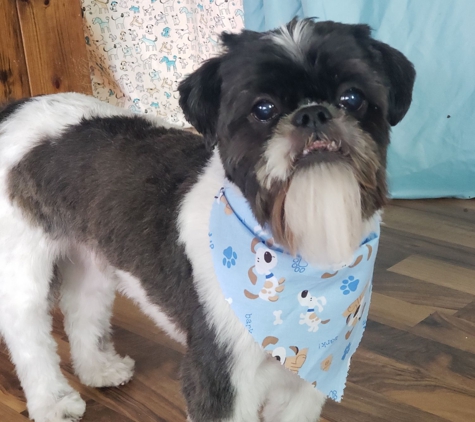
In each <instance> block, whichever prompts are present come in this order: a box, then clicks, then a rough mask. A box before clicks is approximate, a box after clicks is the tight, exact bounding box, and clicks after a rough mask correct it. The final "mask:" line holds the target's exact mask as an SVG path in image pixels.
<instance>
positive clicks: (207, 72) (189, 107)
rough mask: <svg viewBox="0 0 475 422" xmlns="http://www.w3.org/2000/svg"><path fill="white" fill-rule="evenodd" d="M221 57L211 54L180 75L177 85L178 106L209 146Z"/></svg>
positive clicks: (217, 100) (218, 93) (215, 117)
mask: <svg viewBox="0 0 475 422" xmlns="http://www.w3.org/2000/svg"><path fill="white" fill-rule="evenodd" d="M220 64H221V58H220V57H215V58H212V59H210V60H208V61H206V62H204V63H203V64H202V65H201V67H200V68H199V69H198V70H196V71H195V72H193V73H192V74H191V75H189V76H188V77H187V78H186V79H184V80H183V81H182V82H181V83H180V85H179V86H178V92H179V93H180V101H179V102H180V107H181V108H182V110H183V113H184V114H185V118H186V120H188V121H189V122H190V123H191V124H192V125H193V126H194V127H195V129H196V130H197V131H198V132H200V133H201V134H202V135H203V136H204V138H205V142H206V146H207V148H209V149H210V150H211V149H212V148H213V147H214V145H216V141H217V140H216V124H217V121H218V115H219V103H220V97H221V77H220V75H219V67H220Z"/></svg>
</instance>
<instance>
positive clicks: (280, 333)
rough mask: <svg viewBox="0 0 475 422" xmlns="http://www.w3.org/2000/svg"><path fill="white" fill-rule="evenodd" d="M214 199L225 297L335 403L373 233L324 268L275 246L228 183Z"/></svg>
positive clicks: (369, 267) (362, 296)
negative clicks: (339, 264)
mask: <svg viewBox="0 0 475 422" xmlns="http://www.w3.org/2000/svg"><path fill="white" fill-rule="evenodd" d="M216 198H217V200H216V201H215V203H214V205H213V209H212V212H211V218H210V227H209V238H210V248H211V250H212V255H213V262H214V267H215V272H216V275H217V278H218V280H219V283H220V285H221V289H222V291H223V293H224V297H225V299H226V300H227V301H228V303H229V304H230V306H231V308H232V309H233V311H234V312H235V313H236V315H237V317H238V318H239V320H240V321H241V323H242V324H243V325H244V326H245V327H246V328H247V330H248V331H249V333H250V334H251V335H252V336H253V337H254V339H255V340H256V341H257V343H258V344H260V345H261V346H262V347H263V348H264V349H265V350H266V351H267V352H268V353H269V354H271V355H272V356H273V357H275V358H276V359H278V360H279V361H280V363H281V364H282V365H284V367H285V368H287V369H288V370H291V371H293V372H294V373H297V374H298V375H299V376H301V377H302V378H303V379H305V380H307V381H308V382H310V383H311V384H314V385H316V387H317V388H318V389H319V390H320V391H322V392H323V393H324V394H327V395H328V397H330V398H332V399H334V400H336V401H340V400H341V397H342V395H343V390H344V388H345V384H346V377H347V374H348V369H349V365H350V359H351V356H352V355H353V353H354V352H355V351H356V348H357V347H358V345H359V343H360V341H361V338H362V336H363V331H364V328H365V326H366V320H367V316H368V309H369V302H370V298H371V287H372V278H373V269H374V261H375V258H376V254H377V249H378V242H379V233H372V234H371V235H370V236H369V237H368V238H367V239H365V240H364V241H363V242H362V245H361V246H360V247H359V248H358V250H357V251H356V252H355V255H354V261H353V264H352V265H351V266H347V267H343V268H340V269H339V270H338V271H328V270H325V269H322V268H316V267H314V266H312V265H310V264H308V263H307V262H305V261H304V260H303V259H302V258H301V257H293V256H291V255H290V254H288V253H286V252H285V251H284V250H283V249H282V248H281V247H279V246H278V245H276V244H275V242H274V241H273V240H272V234H271V233H270V232H269V231H268V230H266V229H265V228H264V229H263V228H262V227H261V226H259V224H258V223H257V221H256V220H255V218H254V216H253V214H252V212H251V209H250V206H249V204H248V202H247V201H246V199H245V198H244V197H243V196H242V194H241V192H240V190H239V189H238V188H237V187H236V186H235V185H233V184H231V183H230V182H228V183H227V184H226V185H225V187H224V188H223V189H222V190H221V191H220V193H219V194H218V195H217V197H216ZM230 234H231V235H230Z"/></svg>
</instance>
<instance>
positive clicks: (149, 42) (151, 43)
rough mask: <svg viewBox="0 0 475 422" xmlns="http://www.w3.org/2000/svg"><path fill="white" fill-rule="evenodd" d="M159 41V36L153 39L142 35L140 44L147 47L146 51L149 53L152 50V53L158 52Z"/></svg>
mask: <svg viewBox="0 0 475 422" xmlns="http://www.w3.org/2000/svg"><path fill="white" fill-rule="evenodd" d="M157 40H158V38H157V36H155V37H154V38H153V39H152V38H147V37H146V36H145V35H142V38H140V42H141V43H143V44H144V45H145V51H149V50H150V49H152V51H157Z"/></svg>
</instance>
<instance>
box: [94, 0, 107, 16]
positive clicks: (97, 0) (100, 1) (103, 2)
mask: <svg viewBox="0 0 475 422" xmlns="http://www.w3.org/2000/svg"><path fill="white" fill-rule="evenodd" d="M91 3H92V5H93V6H96V7H97V8H98V9H99V14H100V15H102V11H103V10H105V12H106V13H107V12H108V11H109V8H108V7H107V5H108V4H109V0H92V2H91Z"/></svg>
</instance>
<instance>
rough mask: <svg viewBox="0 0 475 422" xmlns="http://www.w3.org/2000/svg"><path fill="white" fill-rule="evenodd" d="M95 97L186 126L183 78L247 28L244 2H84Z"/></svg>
mask: <svg viewBox="0 0 475 422" xmlns="http://www.w3.org/2000/svg"><path fill="white" fill-rule="evenodd" d="M82 6H83V7H82V10H83V18H84V31H85V40H86V45H87V50H88V54H89V64H90V73H91V80H92V87H93V93H94V96H95V97H97V98H99V99H100V100H102V101H105V102H108V103H110V104H113V105H117V106H120V107H126V108H129V109H130V110H132V111H133V112H135V113H147V114H152V115H157V116H160V117H162V118H164V119H166V120H168V121H169V122H172V123H174V124H181V125H183V126H188V124H187V123H186V121H185V118H184V116H183V114H182V113H181V110H180V107H179V105H178V92H177V87H178V83H179V81H180V80H181V79H183V78H184V77H185V76H186V75H187V74H189V73H191V72H192V71H193V70H195V69H197V68H198V67H199V65H200V63H201V62H202V61H204V60H207V59H209V58H210V57H212V56H213V55H216V54H217V53H218V52H219V49H220V46H219V41H218V35H219V34H220V33H221V32H223V31H240V30H241V29H242V28H243V27H244V13H243V8H242V0H82Z"/></svg>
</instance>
